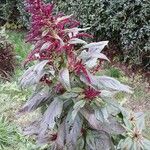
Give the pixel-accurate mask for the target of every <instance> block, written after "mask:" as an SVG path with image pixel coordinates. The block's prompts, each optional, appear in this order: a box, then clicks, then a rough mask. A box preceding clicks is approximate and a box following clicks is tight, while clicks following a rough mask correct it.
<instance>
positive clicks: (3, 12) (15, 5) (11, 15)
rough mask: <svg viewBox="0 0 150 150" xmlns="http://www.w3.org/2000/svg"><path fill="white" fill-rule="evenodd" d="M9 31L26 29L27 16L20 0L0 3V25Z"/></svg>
mask: <svg viewBox="0 0 150 150" xmlns="http://www.w3.org/2000/svg"><path fill="white" fill-rule="evenodd" d="M4 24H5V27H6V28H9V29H18V28H22V27H26V28H27V27H28V24H29V16H28V14H27V13H26V11H25V6H24V2H23V1H22V0H13V1H12V0H4V1H1V2H0V25H1V26H2V25H4Z"/></svg>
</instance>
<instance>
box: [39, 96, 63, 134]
mask: <svg viewBox="0 0 150 150" xmlns="http://www.w3.org/2000/svg"><path fill="white" fill-rule="evenodd" d="M62 109H63V101H62V100H61V99H59V98H57V97H56V98H54V100H53V102H52V103H51V104H50V105H49V107H48V108H47V110H46V112H45V113H44V116H43V119H42V121H41V125H40V130H41V134H44V133H45V132H46V130H47V129H50V130H52V129H53V128H54V126H55V124H56V119H57V118H59V117H60V115H61V113H62Z"/></svg>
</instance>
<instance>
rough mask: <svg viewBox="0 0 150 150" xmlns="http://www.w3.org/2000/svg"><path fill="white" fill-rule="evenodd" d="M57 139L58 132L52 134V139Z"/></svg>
mask: <svg viewBox="0 0 150 150" xmlns="http://www.w3.org/2000/svg"><path fill="white" fill-rule="evenodd" d="M56 139H57V133H56V134H51V137H50V140H51V141H55V140H56Z"/></svg>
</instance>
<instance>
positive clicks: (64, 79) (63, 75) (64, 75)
mask: <svg viewBox="0 0 150 150" xmlns="http://www.w3.org/2000/svg"><path fill="white" fill-rule="evenodd" d="M59 81H60V82H61V83H62V85H63V86H64V87H65V88H66V89H67V90H69V91H70V90H71V85H70V78H69V70H68V69H67V68H65V69H62V70H61V71H60V73H59Z"/></svg>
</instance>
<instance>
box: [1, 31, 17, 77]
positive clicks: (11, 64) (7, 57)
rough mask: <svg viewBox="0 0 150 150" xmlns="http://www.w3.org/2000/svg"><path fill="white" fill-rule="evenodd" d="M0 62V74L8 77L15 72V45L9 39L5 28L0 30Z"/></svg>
mask: <svg viewBox="0 0 150 150" xmlns="http://www.w3.org/2000/svg"><path fill="white" fill-rule="evenodd" d="M0 64H1V65H0V75H1V76H2V77H5V78H8V77H9V76H10V75H11V74H12V73H13V72H14V68H15V55H14V47H13V45H12V44H11V43H10V42H9V41H8V40H7V35H6V34H5V30H4V29H3V30H1V32H0Z"/></svg>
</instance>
